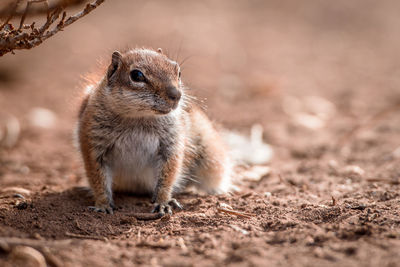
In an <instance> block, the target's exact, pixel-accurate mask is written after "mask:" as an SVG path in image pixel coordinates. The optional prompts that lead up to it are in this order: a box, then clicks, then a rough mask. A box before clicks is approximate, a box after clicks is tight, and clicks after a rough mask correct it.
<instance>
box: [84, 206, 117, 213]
mask: <svg viewBox="0 0 400 267" xmlns="http://www.w3.org/2000/svg"><path fill="white" fill-rule="evenodd" d="M88 209H89V210H90V211H95V212H102V213H107V214H113V213H114V212H113V208H112V207H111V206H108V207H107V206H100V207H96V206H89V207H88Z"/></svg>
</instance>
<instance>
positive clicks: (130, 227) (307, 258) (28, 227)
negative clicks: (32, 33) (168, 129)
mask: <svg viewBox="0 0 400 267" xmlns="http://www.w3.org/2000/svg"><path fill="white" fill-rule="evenodd" d="M111 2H112V3H111ZM300 2H301V3H300ZM399 8H400V5H399V3H398V2H397V1H372V0H371V1H370V0H367V1H365V0H363V1H361V0H360V1H334V2H333V1H317V0H315V1H307V3H303V1H279V4H278V2H272V1H228V0H226V1H204V2H202V1H172V0H171V1H122V0H118V1H117V0H113V1H111V0H108V1H106V3H105V4H104V5H103V6H101V7H100V8H99V9H98V10H95V11H94V12H93V13H92V14H91V15H89V16H88V17H86V18H84V19H82V20H81V21H79V22H77V23H76V24H74V25H72V26H71V27H69V28H68V29H66V30H65V31H64V32H63V33H60V34H58V35H56V36H55V37H54V38H52V39H50V40H48V41H46V42H45V43H44V44H43V45H41V46H39V47H38V48H35V49H33V50H31V51H18V52H17V53H16V55H11V54H9V55H6V56H4V57H2V58H1V60H0V113H1V114H12V115H13V116H15V117H16V118H18V120H19V121H20V123H21V127H22V133H21V136H20V139H19V141H18V143H17V144H16V145H15V146H14V147H12V148H2V149H1V150H0V186H1V188H0V189H1V192H2V193H0V265H5V266H12V265H14V264H17V263H19V264H21V265H25V266H26V264H27V261H28V260H27V259H26V258H23V257H22V256H21V253H20V254H18V253H15V251H14V253H13V252H10V251H11V250H12V249H13V248H15V245H16V244H21V245H27V246H31V247H34V248H35V249H37V250H39V251H40V252H41V253H42V255H44V256H45V259H46V262H47V264H48V265H50V266H64V265H65V266H89V265H96V266H110V265H121V266H132V265H133V264H136V265H163V266H172V265H173V266H176V265H179V266H215V265H232V266H235V265H236V266H266V265H272V266H287V265H291V266H339V265H340V266H398V265H399V260H400V256H399V253H398V251H399V250H400V213H399V207H400V196H399V183H400V164H399V163H400V149H399V148H400V137H399V134H400V116H399V114H400V111H399V109H400V107H399V106H400V105H399V102H400V94H399V92H400V89H399V87H400V75H399V74H400V68H399V66H400V54H399V52H398V47H399V46H400V32H399V31H400V17H399V16H398V14H397V13H398V10H399ZM128 46H150V47H154V48H157V47H162V48H163V49H164V50H165V51H167V52H168V54H169V55H170V56H171V57H172V58H177V60H178V61H179V62H182V61H184V60H185V62H184V64H183V80H184V81H185V83H186V84H187V85H188V86H189V87H190V88H192V89H193V90H190V92H189V93H190V94H193V95H196V96H197V97H198V98H199V99H200V100H203V101H204V103H205V104H204V105H205V106H206V108H207V113H208V114H209V115H210V117H211V118H212V119H213V120H215V121H216V122H218V123H219V124H220V125H222V126H223V127H225V128H227V129H230V130H235V131H239V132H242V133H243V134H249V131H250V128H251V126H252V125H254V124H256V123H258V124H260V125H262V127H263V128H264V135H263V138H264V141H265V142H267V143H269V144H271V146H272V148H273V149H274V153H275V155H274V157H273V159H272V161H271V162H270V163H269V166H270V167H271V173H270V174H269V175H268V176H266V177H263V178H262V179H260V180H258V181H247V180H243V181H241V182H240V184H239V187H240V189H241V192H238V193H235V194H233V195H221V196H208V195H204V194H202V193H194V192H187V193H185V194H181V195H178V196H177V199H178V200H179V201H180V202H181V203H182V204H183V205H184V207H185V209H184V210H183V211H180V212H176V213H175V214H173V216H172V217H166V218H163V219H159V220H153V221H143V220H138V219H135V218H134V217H133V216H132V214H133V213H134V212H146V211H148V210H150V209H151V205H150V204H149V200H148V199H147V198H143V197H137V196H132V195H117V196H116V206H117V210H116V212H115V214H114V215H106V214H98V213H93V212H90V211H88V209H87V206H88V205H91V204H92V199H91V197H90V194H89V192H88V191H87V190H86V188H85V186H87V183H86V180H85V176H84V173H83V170H82V165H81V162H80V161H79V156H78V154H77V152H76V150H75V149H74V147H73V141H72V131H73V128H74V124H75V122H76V114H77V108H78V105H79V96H80V94H81V91H82V81H83V79H82V76H83V75H84V74H85V73H87V72H89V71H91V70H95V69H96V66H97V62H98V60H99V59H103V60H105V61H107V60H108V58H109V56H110V53H111V52H112V51H113V50H114V49H122V48H124V47H128ZM35 107H42V108H46V109H49V110H51V111H52V112H54V114H55V115H56V121H55V124H54V125H53V126H52V127H49V128H43V127H38V126H35V125H33V124H32V119H31V115H32V109H33V108H35ZM396 149H397V150H396ZM12 187H17V188H16V189H15V188H14V189H12ZM10 188H11V189H10ZM222 203H225V204H228V205H230V206H231V207H232V208H233V209H234V210H237V211H241V212H246V213H251V214H252V215H251V216H249V217H237V216H235V215H230V214H225V213H220V212H218V210H217V208H218V206H219V205H221V204H222ZM16 255H17V256H16ZM18 255H19V256H20V257H18Z"/></svg>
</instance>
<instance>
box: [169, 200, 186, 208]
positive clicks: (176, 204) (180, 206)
mask: <svg viewBox="0 0 400 267" xmlns="http://www.w3.org/2000/svg"><path fill="white" fill-rule="evenodd" d="M168 204H169V205H171V206H172V207H173V208H174V209H179V210H183V207H182V205H181V203H179V202H178V200H176V199H175V198H171V200H170V201H169V202H168Z"/></svg>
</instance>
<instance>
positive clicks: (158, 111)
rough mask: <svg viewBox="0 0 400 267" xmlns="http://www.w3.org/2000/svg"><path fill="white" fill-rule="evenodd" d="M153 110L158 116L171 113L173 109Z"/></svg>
mask: <svg viewBox="0 0 400 267" xmlns="http://www.w3.org/2000/svg"><path fill="white" fill-rule="evenodd" d="M152 110H153V111H154V112H155V113H156V114H159V115H165V114H168V113H170V112H171V111H172V110H173V109H172V108H167V109H160V108H153V109H152Z"/></svg>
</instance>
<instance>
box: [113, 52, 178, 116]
mask: <svg viewBox="0 0 400 267" xmlns="http://www.w3.org/2000/svg"><path fill="white" fill-rule="evenodd" d="M105 82H106V83H107V86H106V92H105V93H106V97H107V98H108V101H107V102H108V103H110V104H111V105H112V108H113V109H114V110H115V111H118V113H120V114H121V115H122V116H126V117H137V116H155V115H165V114H168V113H170V112H171V111H173V110H175V109H176V108H177V107H178V106H179V103H180V99H181V97H182V94H183V90H182V89H183V85H182V83H181V71H180V68H179V65H178V63H176V62H175V61H173V60H170V59H169V58H168V57H167V56H165V55H164V54H163V53H162V51H161V49H158V50H157V51H153V50H149V49H134V50H130V51H128V52H126V53H120V52H118V51H115V52H114V53H113V54H112V57H111V64H110V66H109V67H108V70H107V75H106V80H105Z"/></svg>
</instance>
